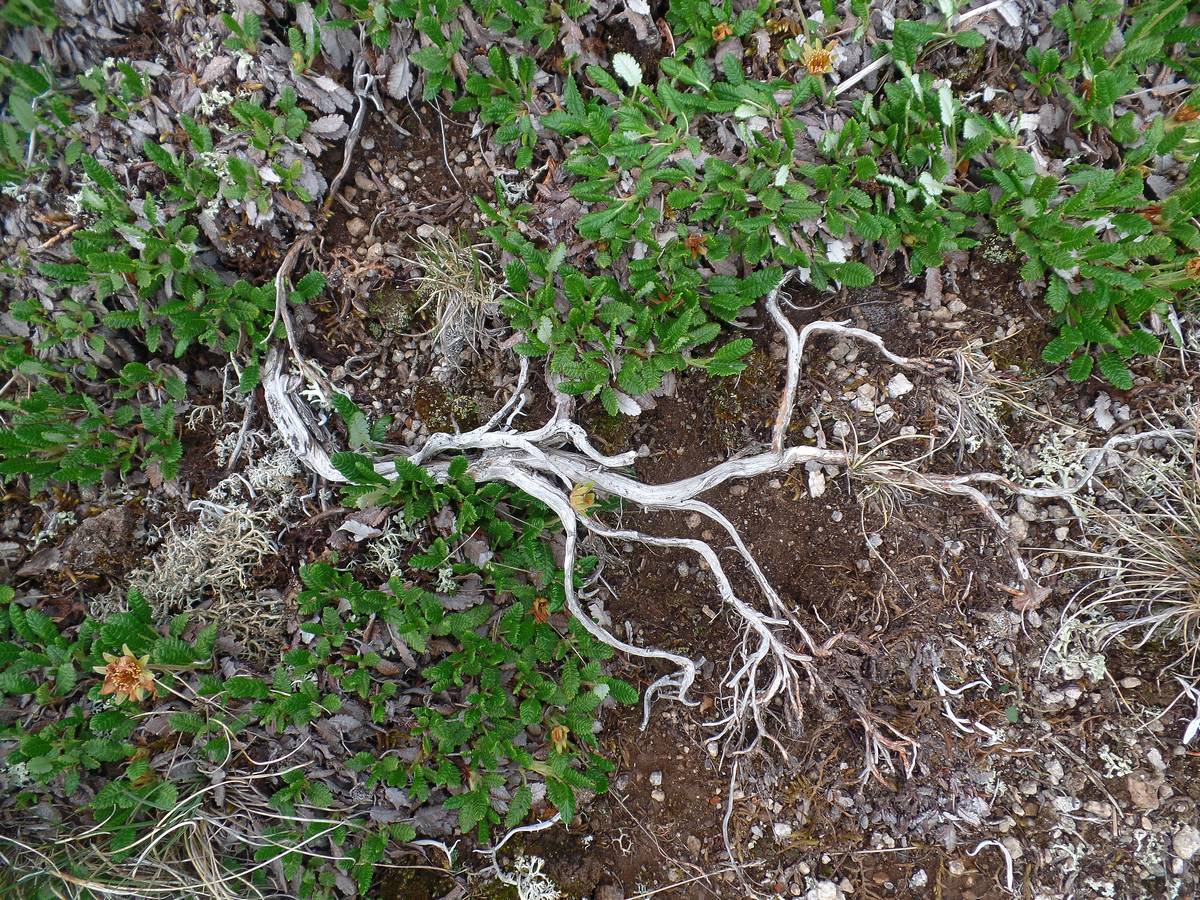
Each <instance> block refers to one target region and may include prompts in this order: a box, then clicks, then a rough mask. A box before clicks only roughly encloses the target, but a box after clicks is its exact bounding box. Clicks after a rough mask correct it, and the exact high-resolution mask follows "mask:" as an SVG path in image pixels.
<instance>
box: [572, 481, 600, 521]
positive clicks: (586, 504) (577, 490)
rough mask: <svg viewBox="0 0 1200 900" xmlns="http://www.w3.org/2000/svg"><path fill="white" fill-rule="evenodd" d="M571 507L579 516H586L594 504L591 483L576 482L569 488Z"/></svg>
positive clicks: (594, 497) (594, 496)
mask: <svg viewBox="0 0 1200 900" xmlns="http://www.w3.org/2000/svg"><path fill="white" fill-rule="evenodd" d="M570 500H571V509H573V510H575V512H576V513H578V514H579V515H581V516H586V515H587V514H588V512H589V511H590V510H591V508H592V507H593V506H595V505H596V492H595V491H593V490H592V483H591V482H590V481H585V482H583V484H577V485H575V487H573V488H572V489H571V498H570Z"/></svg>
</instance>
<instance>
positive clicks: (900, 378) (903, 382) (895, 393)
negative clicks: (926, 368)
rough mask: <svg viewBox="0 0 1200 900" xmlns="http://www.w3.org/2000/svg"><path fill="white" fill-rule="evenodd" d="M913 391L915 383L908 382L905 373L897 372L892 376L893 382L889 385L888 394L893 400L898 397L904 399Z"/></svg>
mask: <svg viewBox="0 0 1200 900" xmlns="http://www.w3.org/2000/svg"><path fill="white" fill-rule="evenodd" d="M912 389H913V383H912V382H911V381H909V380H908V378H907V377H906V376H905V374H904V373H903V372H897V373H896V374H895V375H893V376H892V380H891V381H889V382H888V383H887V394H888V396H889V397H891V398H892V399H893V400H895V399H896V398H897V397H903V396H904V395H905V394H907V393H908V392H909V391H911V390H912Z"/></svg>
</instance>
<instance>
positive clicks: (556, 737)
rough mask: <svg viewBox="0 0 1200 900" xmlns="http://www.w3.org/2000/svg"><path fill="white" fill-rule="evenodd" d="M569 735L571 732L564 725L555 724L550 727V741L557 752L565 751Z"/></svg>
mask: <svg viewBox="0 0 1200 900" xmlns="http://www.w3.org/2000/svg"><path fill="white" fill-rule="evenodd" d="M570 736H571V732H570V731H568V730H567V726H565V725H555V726H554V727H553V728H551V729H550V743H551V744H553V745H554V749H555V750H556V751H557V752H559V753H565V752H566V749H567V739H568V738H569V737H570Z"/></svg>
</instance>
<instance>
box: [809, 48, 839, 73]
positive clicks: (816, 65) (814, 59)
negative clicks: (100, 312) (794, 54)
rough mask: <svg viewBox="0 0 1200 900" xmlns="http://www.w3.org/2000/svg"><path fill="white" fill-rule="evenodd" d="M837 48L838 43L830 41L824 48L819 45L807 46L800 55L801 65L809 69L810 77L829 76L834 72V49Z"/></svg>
mask: <svg viewBox="0 0 1200 900" xmlns="http://www.w3.org/2000/svg"><path fill="white" fill-rule="evenodd" d="M836 46H837V41H830V42H829V43H828V44H825V45H823V46H822V45H821V44H819V43H815V44H806V45H805V47H804V52H803V53H801V54H800V63H801V64H802V65H803V66H804V68H806V69H808V74H809V75H828V74H829V73H830V72H832V71H833V48H834V47H836Z"/></svg>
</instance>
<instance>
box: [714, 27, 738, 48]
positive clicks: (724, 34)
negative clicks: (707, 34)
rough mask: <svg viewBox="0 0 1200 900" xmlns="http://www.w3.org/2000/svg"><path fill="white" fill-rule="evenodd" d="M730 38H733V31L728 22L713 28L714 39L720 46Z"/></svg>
mask: <svg viewBox="0 0 1200 900" xmlns="http://www.w3.org/2000/svg"><path fill="white" fill-rule="evenodd" d="M730 37H733V29H732V28H731V27H730V25H729V23H728V22H722V23H721V24H720V25H714V26H713V30H712V39H713V40H714V41H716V42H717V43H718V44H719V43H721V41H723V40H725V39H726V38H730Z"/></svg>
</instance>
